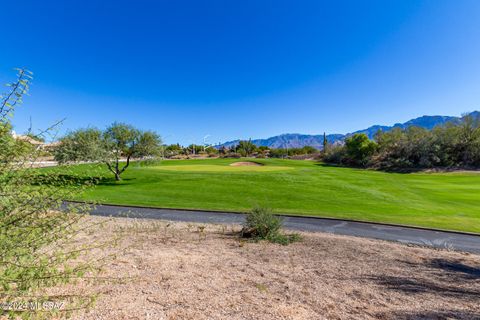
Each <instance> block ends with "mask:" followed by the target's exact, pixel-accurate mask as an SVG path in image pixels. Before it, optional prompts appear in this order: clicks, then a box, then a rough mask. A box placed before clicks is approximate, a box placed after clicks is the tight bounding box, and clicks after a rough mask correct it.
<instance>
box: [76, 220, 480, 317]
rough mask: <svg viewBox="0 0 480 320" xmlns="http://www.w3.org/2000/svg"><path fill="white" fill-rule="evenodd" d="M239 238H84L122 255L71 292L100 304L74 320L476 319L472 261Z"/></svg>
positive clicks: (400, 250) (137, 234)
mask: <svg viewBox="0 0 480 320" xmlns="http://www.w3.org/2000/svg"><path fill="white" fill-rule="evenodd" d="M91 219H105V218H98V217H95V218H91ZM204 227H205V229H203V228H204ZM239 229H240V227H239V226H221V225H199V224H186V223H168V222H162V221H151V220H142V221H137V220H133V219H126V218H125V219H120V218H117V219H114V220H112V221H110V222H108V223H107V225H106V227H104V228H102V229H101V231H97V232H95V233H94V234H93V235H89V237H97V238H99V239H102V238H109V237H112V236H113V235H114V234H121V235H122V237H123V238H122V240H121V242H120V244H119V245H118V246H117V247H116V248H115V249H109V250H114V251H117V252H121V254H119V255H118V257H117V258H116V259H115V260H113V261H111V262H110V263H109V264H108V266H107V268H106V269H105V271H104V273H103V274H102V276H104V277H107V278H111V279H110V280H108V281H106V282H102V283H97V284H95V285H85V287H83V286H81V285H77V287H75V290H76V291H77V292H87V291H90V290H94V291H95V292H99V293H100V296H99V298H98V301H97V304H96V306H95V307H94V308H93V309H91V310H89V311H86V312H79V313H76V314H75V315H74V317H73V319H480V256H478V255H472V254H466V253H458V252H450V251H446V250H433V249H427V248H420V247H411V246H406V245H402V244H397V243H389V242H384V241H376V240H367V239H360V238H354V237H346V236H336V235H330V234H322V233H318V234H314V233H301V235H302V237H303V241H302V242H299V243H294V244H291V245H289V246H281V245H277V244H270V243H265V242H260V243H251V242H245V241H241V240H239V239H238V237H236V236H234V235H233V234H232V230H233V231H235V230H237V231H238V230H239ZM79 241H81V240H79ZM122 250H123V251H122ZM104 253H105V252H102V253H100V252H98V253H96V254H104ZM112 279H113V280H112Z"/></svg>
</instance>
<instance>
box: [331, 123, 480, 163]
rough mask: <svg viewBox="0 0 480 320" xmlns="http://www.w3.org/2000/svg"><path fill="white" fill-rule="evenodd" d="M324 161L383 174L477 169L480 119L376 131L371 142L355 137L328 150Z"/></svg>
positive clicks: (356, 135)
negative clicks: (434, 169)
mask: <svg viewBox="0 0 480 320" xmlns="http://www.w3.org/2000/svg"><path fill="white" fill-rule="evenodd" d="M323 160H324V161H325V162H327V163H335V164H341V165H347V166H357V167H367V168H377V169H384V170H402V169H422V168H478V167H480V117H479V116H478V115H477V114H473V115H465V116H463V117H462V118H461V120H459V121H452V122H449V123H447V124H445V125H439V126H436V127H435V128H433V129H432V130H427V129H424V128H420V127H415V126H412V127H408V128H406V129H401V128H394V129H392V130H390V131H388V132H382V131H379V132H378V133H377V134H376V135H375V138H374V139H373V140H371V139H369V138H368V137H367V136H366V135H365V134H355V135H353V136H351V137H348V138H347V139H345V143H344V144H342V145H336V146H328V147H327V149H326V150H324V154H323Z"/></svg>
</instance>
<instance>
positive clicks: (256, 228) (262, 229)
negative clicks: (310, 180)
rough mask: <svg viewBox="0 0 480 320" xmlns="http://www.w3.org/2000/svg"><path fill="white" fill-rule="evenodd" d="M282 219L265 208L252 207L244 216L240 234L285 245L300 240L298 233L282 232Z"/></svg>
mask: <svg viewBox="0 0 480 320" xmlns="http://www.w3.org/2000/svg"><path fill="white" fill-rule="evenodd" d="M281 229H282V219H281V218H280V217H278V216H276V215H274V214H273V212H272V211H271V210H269V209H267V208H263V207H256V208H253V209H252V210H251V211H250V212H249V213H248V214H247V217H246V221H245V224H244V226H243V228H242V231H241V234H242V237H244V238H250V239H253V240H256V241H258V240H267V241H270V242H274V243H279V244H283V245H287V244H289V243H291V242H294V241H298V240H300V236H299V235H298V234H284V233H282V232H281Z"/></svg>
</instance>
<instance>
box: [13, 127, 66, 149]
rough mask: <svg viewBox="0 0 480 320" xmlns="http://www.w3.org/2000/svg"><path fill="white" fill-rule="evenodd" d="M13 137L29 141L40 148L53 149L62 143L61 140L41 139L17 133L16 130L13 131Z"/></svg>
mask: <svg viewBox="0 0 480 320" xmlns="http://www.w3.org/2000/svg"><path fill="white" fill-rule="evenodd" d="M12 137H13V138H14V139H16V140H21V141H25V142H28V143H29V144H31V145H32V146H35V147H37V148H39V149H44V150H52V149H54V148H55V147H57V146H58V145H59V144H60V142H59V141H56V142H51V143H46V142H43V141H39V140H37V139H35V138H33V137H31V136H27V135H20V134H16V133H15V131H12Z"/></svg>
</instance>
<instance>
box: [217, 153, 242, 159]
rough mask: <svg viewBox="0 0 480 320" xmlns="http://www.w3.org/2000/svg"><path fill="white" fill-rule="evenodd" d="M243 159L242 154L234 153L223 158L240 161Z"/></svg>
mask: <svg viewBox="0 0 480 320" xmlns="http://www.w3.org/2000/svg"><path fill="white" fill-rule="evenodd" d="M241 157H242V155H241V154H240V153H234V152H230V153H227V154H224V155H223V156H222V158H232V159H240V158H241Z"/></svg>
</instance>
